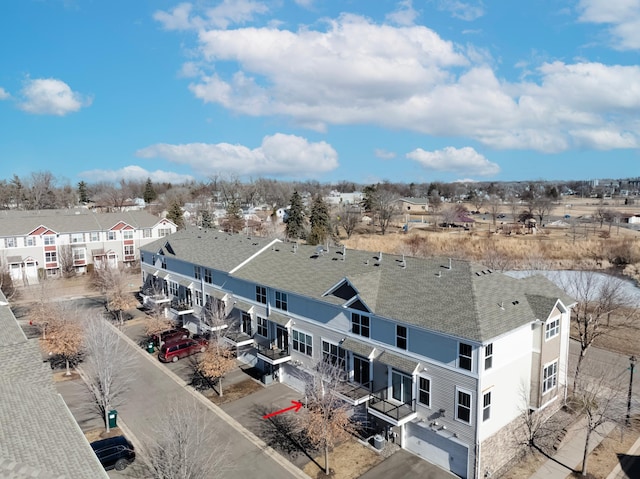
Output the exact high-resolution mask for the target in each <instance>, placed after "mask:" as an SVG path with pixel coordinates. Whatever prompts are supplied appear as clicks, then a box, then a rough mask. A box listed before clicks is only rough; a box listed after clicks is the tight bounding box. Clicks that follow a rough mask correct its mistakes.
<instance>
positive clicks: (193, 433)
mask: <svg viewBox="0 0 640 479" xmlns="http://www.w3.org/2000/svg"><path fill="white" fill-rule="evenodd" d="M170 404H171V406H169V407H168V408H167V409H166V410H165V411H163V412H162V414H161V417H162V421H157V422H156V423H155V427H154V428H153V432H152V434H151V435H149V436H148V437H146V438H145V439H144V440H143V441H142V442H143V451H142V454H143V455H144V456H145V457H146V459H147V461H146V462H147V464H148V466H149V469H150V471H151V473H152V475H153V477H154V478H157V479H209V478H211V477H219V476H220V475H221V472H223V471H224V469H226V468H227V467H229V463H228V452H227V446H226V444H227V443H226V442H225V441H223V440H220V438H221V437H222V435H221V433H220V431H217V430H216V429H215V428H213V427H211V426H210V424H211V422H209V421H208V417H207V416H208V415H207V412H206V411H204V410H203V408H202V406H200V405H199V404H198V403H197V402H196V400H195V399H192V400H189V401H187V402H186V403H185V402H184V400H183V399H180V401H179V402H178V400H177V398H176V400H175V401H171V402H170Z"/></svg>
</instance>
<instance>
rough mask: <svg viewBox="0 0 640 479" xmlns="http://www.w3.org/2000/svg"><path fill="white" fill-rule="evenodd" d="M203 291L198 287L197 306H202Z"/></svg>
mask: <svg viewBox="0 0 640 479" xmlns="http://www.w3.org/2000/svg"><path fill="white" fill-rule="evenodd" d="M203 304H204V303H203V302H202V291H200V290H198V289H196V306H202V305H203Z"/></svg>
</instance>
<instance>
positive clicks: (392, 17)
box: [386, 0, 419, 26]
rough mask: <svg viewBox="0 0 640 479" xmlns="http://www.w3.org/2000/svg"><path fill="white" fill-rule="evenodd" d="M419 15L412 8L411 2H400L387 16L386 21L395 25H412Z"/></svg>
mask: <svg viewBox="0 0 640 479" xmlns="http://www.w3.org/2000/svg"><path fill="white" fill-rule="evenodd" d="M418 15H419V13H418V12H417V11H416V10H415V9H414V8H413V2H412V0H402V1H401V2H399V3H398V8H397V10H396V11H394V12H392V13H389V14H387V17H386V18H387V20H388V21H390V22H391V23H395V24H396V25H404V26H409V25H413V24H414V22H415V20H416V18H418Z"/></svg>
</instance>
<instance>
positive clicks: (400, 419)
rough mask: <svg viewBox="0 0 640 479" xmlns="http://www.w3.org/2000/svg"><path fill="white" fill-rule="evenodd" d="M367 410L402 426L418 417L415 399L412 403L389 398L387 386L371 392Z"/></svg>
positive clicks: (390, 422)
mask: <svg viewBox="0 0 640 479" xmlns="http://www.w3.org/2000/svg"><path fill="white" fill-rule="evenodd" d="M367 412H368V413H369V414H371V415H373V416H375V417H377V418H380V419H382V420H384V421H386V422H388V423H389V424H392V425H394V426H402V425H403V424H406V423H408V422H409V421H412V420H414V419H416V418H417V417H418V413H417V412H416V400H415V399H413V400H412V401H411V403H402V402H400V401H396V400H395V399H393V398H392V399H389V398H387V389H386V388H385V389H383V390H381V391H378V392H375V393H372V394H371V397H370V398H369V404H368V405H367Z"/></svg>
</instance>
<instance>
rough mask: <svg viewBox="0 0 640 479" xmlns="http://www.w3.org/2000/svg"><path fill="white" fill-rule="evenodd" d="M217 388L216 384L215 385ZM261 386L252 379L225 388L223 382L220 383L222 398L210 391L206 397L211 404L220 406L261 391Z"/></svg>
mask: <svg viewBox="0 0 640 479" xmlns="http://www.w3.org/2000/svg"><path fill="white" fill-rule="evenodd" d="M216 387H217V384H216ZM262 387H263V386H262V385H260V384H259V383H257V382H256V381H254V380H253V379H245V380H244V381H241V382H239V383H236V384H229V385H228V386H225V384H224V380H223V381H222V397H220V396H219V395H218V393H217V392H215V391H211V392H209V393H208V394H207V395H206V397H207V399H209V400H210V401H211V402H212V403H214V404H217V405H220V404H225V403H228V402H232V401H236V400H238V399H240V398H243V397H245V396H248V395H249V394H251V393H253V392H255V391H258V390H259V389H262Z"/></svg>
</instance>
